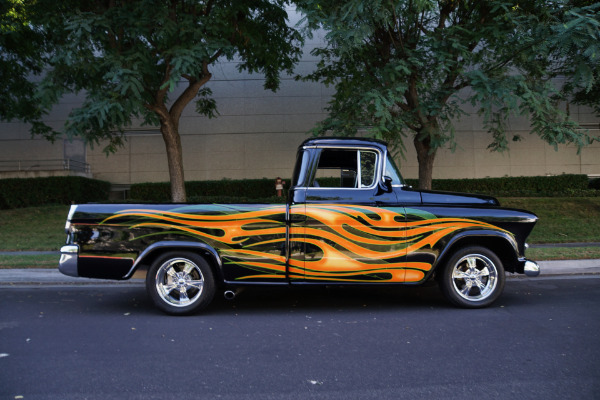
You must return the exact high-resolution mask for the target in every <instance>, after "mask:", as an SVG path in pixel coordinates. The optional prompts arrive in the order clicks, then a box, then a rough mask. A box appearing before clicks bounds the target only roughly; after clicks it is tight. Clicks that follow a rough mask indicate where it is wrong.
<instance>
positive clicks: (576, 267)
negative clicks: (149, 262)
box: [0, 259, 600, 287]
mask: <svg viewBox="0 0 600 400" xmlns="http://www.w3.org/2000/svg"><path fill="white" fill-rule="evenodd" d="M538 264H539V266H540V270H541V273H540V275H539V277H542V278H543V277H550V276H561V275H567V276H568V275H600V259H595V260H560V261H540V262H538ZM508 277H515V278H521V277H522V278H525V276H524V275H513V274H509V275H508ZM527 279H536V278H527ZM143 284H144V279H139V278H133V279H130V280H127V281H113V280H104V279H88V278H74V277H70V276H66V275H63V274H61V273H60V272H59V271H58V269H40V268H30V269H0V286H4V287H6V286H13V285H74V286H76V285H143Z"/></svg>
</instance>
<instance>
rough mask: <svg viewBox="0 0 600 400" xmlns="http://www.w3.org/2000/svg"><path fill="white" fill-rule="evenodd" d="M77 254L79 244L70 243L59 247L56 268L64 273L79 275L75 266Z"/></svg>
mask: <svg viewBox="0 0 600 400" xmlns="http://www.w3.org/2000/svg"><path fill="white" fill-rule="evenodd" d="M78 256H79V246H77V245H74V244H71V245H68V246H63V247H62V248H61V249H60V261H59V262H58V270H59V271H60V272H61V273H63V274H64V275H68V276H74V277H79V270H78V268H77V258H78Z"/></svg>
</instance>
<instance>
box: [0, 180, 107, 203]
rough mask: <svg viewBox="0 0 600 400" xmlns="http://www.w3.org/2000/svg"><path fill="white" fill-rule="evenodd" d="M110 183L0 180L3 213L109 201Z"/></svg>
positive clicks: (0, 200)
mask: <svg viewBox="0 0 600 400" xmlns="http://www.w3.org/2000/svg"><path fill="white" fill-rule="evenodd" d="M109 193H110V183H109V182H105V181H99V180H97V179H89V178H84V177H80V176H56V177H48V178H10V179H0V209H8V208H21V207H32V206H40V205H44V204H71V203H88V202H102V201H107V200H108V195H109Z"/></svg>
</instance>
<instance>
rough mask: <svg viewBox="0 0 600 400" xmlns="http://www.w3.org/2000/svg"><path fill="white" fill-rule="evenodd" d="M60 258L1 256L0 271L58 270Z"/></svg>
mask: <svg viewBox="0 0 600 400" xmlns="http://www.w3.org/2000/svg"><path fill="white" fill-rule="evenodd" d="M59 258H60V256H59V255H58V254H55V255H46V254H44V255H33V256H29V255H27V256H22V255H17V256H2V255H0V269H10V268H48V269H52V268H57V267H58V260H59Z"/></svg>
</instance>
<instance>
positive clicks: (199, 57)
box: [0, 0, 302, 202]
mask: <svg viewBox="0 0 600 400" xmlns="http://www.w3.org/2000/svg"><path fill="white" fill-rule="evenodd" d="M10 1H11V2H12V3H15V4H21V3H22V1H19V0H10ZM286 3H287V2H286V0H196V1H194V0H107V1H101V0H95V1H89V0H67V1H62V2H55V1H54V0H37V1H25V6H23V7H24V8H25V11H27V13H29V15H30V16H34V17H32V19H31V21H32V22H30V24H29V27H30V30H31V31H35V32H38V33H40V34H41V35H42V37H43V40H44V41H45V42H46V43H47V44H48V46H47V50H46V51H47V53H46V54H43V55H41V57H42V58H43V59H44V60H43V61H45V62H46V64H45V65H44V67H45V70H44V75H43V78H42V79H41V80H40V82H39V83H38V84H37V85H36V87H35V95H34V96H33V97H32V96H31V93H29V92H27V93H22V94H23V96H22V98H23V99H25V100H30V99H32V98H33V99H35V101H36V102H37V104H38V107H37V108H38V109H39V111H38V113H37V114H34V115H29V116H28V117H27V118H29V119H27V118H23V116H22V115H19V114H16V113H12V114H10V113H6V112H3V114H2V116H3V117H4V118H5V119H6V118H10V117H12V118H21V119H24V120H28V121H32V120H34V121H35V122H36V124H38V125H37V126H38V127H39V126H40V125H39V124H42V125H41V126H44V127H45V132H44V130H43V129H42V130H39V131H36V132H33V133H43V134H45V135H46V137H48V138H49V139H53V138H54V137H56V135H58V134H66V135H67V136H80V137H83V138H85V139H86V140H87V141H88V142H90V143H92V144H94V143H95V144H99V143H102V142H104V141H107V142H108V145H107V146H106V148H105V150H106V151H108V152H110V151H115V150H116V149H117V148H118V147H119V146H120V145H122V144H123V141H124V130H125V129H126V128H127V127H129V126H131V125H132V124H133V123H135V122H136V121H140V122H141V123H142V125H152V126H160V131H161V134H162V137H163V139H164V142H165V147H166V153H167V159H168V166H169V176H170V181H171V194H172V200H173V201H174V202H182V201H185V199H186V194H185V186H184V171H183V160H182V148H181V139H180V135H179V119H180V117H181V114H182V112H183V110H184V108H185V107H186V106H187V105H188V104H189V103H190V102H192V101H193V100H195V103H196V111H197V112H198V113H200V114H203V115H205V116H208V117H210V118H212V117H215V116H216V115H217V108H216V102H215V101H214V99H213V98H212V93H211V91H210V89H209V88H206V87H205V85H206V83H207V82H208V81H209V80H210V79H211V77H212V74H211V67H212V66H213V65H214V64H215V63H217V62H219V60H225V59H226V60H236V61H239V64H238V69H239V70H240V71H242V70H245V71H248V72H250V73H263V74H264V77H265V84H264V86H265V89H271V90H276V89H277V88H278V86H279V82H280V78H279V75H280V72H282V71H287V72H289V73H291V72H292V69H293V67H294V65H295V63H296V62H297V60H298V58H299V55H300V52H301V48H300V46H301V43H302V39H301V36H300V34H299V33H298V32H297V31H296V29H294V28H293V27H290V26H288V25H287V12H286V10H285V6H286ZM3 30H4V28H3ZM0 50H2V49H0ZM18 64H19V63H18ZM19 67H20V68H26V67H27V65H25V64H23V63H22V62H21V63H20V64H19ZM34 72H38V71H34ZM67 92H85V96H86V98H85V101H84V102H83V104H82V105H81V107H79V108H76V109H74V110H73V111H72V112H71V113H70V115H69V117H68V120H67V122H66V124H65V127H64V130H63V132H58V131H55V130H51V129H50V128H49V127H47V126H45V125H43V121H42V119H41V116H43V114H44V113H45V112H48V111H49V110H50V109H51V107H52V105H54V104H56V103H57V102H58V100H59V99H60V97H61V96H62V95H63V94H65V93H67Z"/></svg>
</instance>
